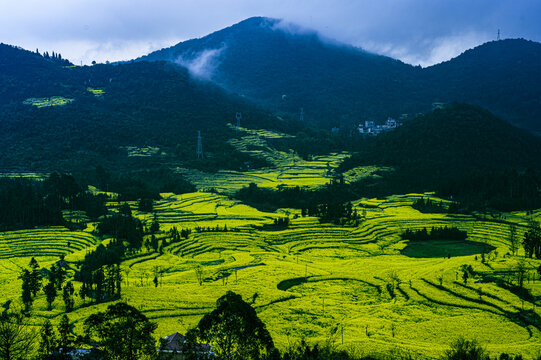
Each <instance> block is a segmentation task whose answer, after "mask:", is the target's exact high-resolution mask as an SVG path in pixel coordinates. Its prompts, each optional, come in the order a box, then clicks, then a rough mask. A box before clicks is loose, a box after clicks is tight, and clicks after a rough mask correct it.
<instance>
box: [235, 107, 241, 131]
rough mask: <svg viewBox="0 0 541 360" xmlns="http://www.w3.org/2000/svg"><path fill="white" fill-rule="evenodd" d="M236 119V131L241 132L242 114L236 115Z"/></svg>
mask: <svg viewBox="0 0 541 360" xmlns="http://www.w3.org/2000/svg"><path fill="white" fill-rule="evenodd" d="M235 118H237V128H236V131H237V132H239V129H240V120H241V119H242V114H241V113H240V112H238V113H236V114H235Z"/></svg>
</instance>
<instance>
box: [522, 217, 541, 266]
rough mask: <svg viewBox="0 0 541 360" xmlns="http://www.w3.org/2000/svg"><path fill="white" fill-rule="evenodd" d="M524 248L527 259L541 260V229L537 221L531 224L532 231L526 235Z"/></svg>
mask: <svg viewBox="0 0 541 360" xmlns="http://www.w3.org/2000/svg"><path fill="white" fill-rule="evenodd" d="M522 245H523V246H524V254H525V256H527V257H530V258H531V257H533V256H534V255H535V257H536V258H538V259H541V228H540V227H539V223H538V222H536V221H531V222H530V230H528V231H527V232H526V233H525V234H524V239H523V241H522Z"/></svg>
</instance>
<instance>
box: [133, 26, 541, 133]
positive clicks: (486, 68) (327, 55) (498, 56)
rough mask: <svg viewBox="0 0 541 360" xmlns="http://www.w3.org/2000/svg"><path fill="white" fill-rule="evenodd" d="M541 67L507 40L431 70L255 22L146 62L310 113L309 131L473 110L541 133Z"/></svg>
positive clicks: (540, 49)
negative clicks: (454, 108) (439, 109)
mask: <svg viewBox="0 0 541 360" xmlns="http://www.w3.org/2000/svg"><path fill="white" fill-rule="evenodd" d="M540 58H541V44H539V43H535V42H531V41H526V40H521V39H515V40H503V41H496V42H490V43H487V44H484V45H481V46H479V47H477V48H475V49H472V50H469V51H466V52H465V53H464V54H462V55H460V56H458V57H457V58H455V59H452V60H450V61H448V62H445V63H442V64H438V65H434V66H432V67H429V68H426V69H422V68H420V67H414V66H411V65H408V64H404V63H402V62H400V61H398V60H395V59H392V58H389V57H385V56H379V55H375V54H371V53H368V52H366V51H364V50H362V49H359V48H354V47H351V46H347V45H344V44H339V43H337V42H333V41H329V40H327V39H324V38H322V37H321V36H319V35H318V34H317V33H315V32H311V31H308V30H305V29H300V28H298V27H295V26H294V25H291V24H285V23H284V22H282V21H279V20H276V19H268V18H262V17H256V18H250V19H247V20H245V21H242V22H240V23H238V24H236V25H233V26H231V27H228V28H225V29H223V30H220V31H217V32H215V33H212V34H210V35H208V36H205V37H202V38H200V39H193V40H189V41H185V42H181V43H179V44H177V45H175V46H172V47H170V48H166V49H162V50H159V51H156V52H153V53H151V54H149V55H147V56H144V57H142V58H140V59H138V60H145V61H156V60H165V61H171V62H176V63H178V64H181V65H184V66H186V67H188V68H191V69H192V71H194V72H195V73H199V74H200V75H201V76H204V77H206V78H209V79H211V80H212V81H214V82H215V83H217V84H219V85H220V86H222V87H224V88H226V89H228V90H230V91H232V92H235V93H238V94H242V95H243V96H246V97H247V98H249V99H252V100H255V101H257V102H258V103H260V104H262V105H264V106H266V107H267V108H269V109H271V110H273V111H276V112H285V113H289V114H292V115H294V116H296V117H298V116H299V111H300V108H301V107H302V108H304V115H305V116H304V118H305V120H306V121H311V122H313V123H317V124H321V125H324V126H326V127H328V126H340V127H350V126H353V125H354V124H356V123H359V122H361V121H364V120H375V121H379V122H382V121H384V120H385V119H386V118H387V117H388V116H393V117H399V116H400V115H401V114H409V115H410V117H413V115H414V114H417V113H419V112H427V111H429V110H431V108H432V104H433V103H436V102H442V103H449V102H453V101H467V102H470V103H474V104H476V105H479V106H483V107H486V108H488V109H489V110H491V111H493V112H494V113H495V114H496V115H498V116H500V117H501V118H503V119H504V120H506V121H509V122H511V123H513V124H515V125H517V126H519V127H523V128H526V129H529V130H531V131H541V106H540V105H541V87H540V86H539V85H538V84H536V83H535V82H536V79H539V78H541V61H540ZM284 95H285V96H284Z"/></svg>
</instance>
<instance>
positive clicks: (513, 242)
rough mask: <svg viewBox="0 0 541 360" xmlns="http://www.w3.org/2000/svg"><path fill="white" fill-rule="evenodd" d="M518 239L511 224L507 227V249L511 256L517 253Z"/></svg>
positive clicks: (514, 227) (515, 230)
mask: <svg viewBox="0 0 541 360" xmlns="http://www.w3.org/2000/svg"><path fill="white" fill-rule="evenodd" d="M517 246H518V239H517V226H516V225H515V224H512V225H510V226H509V249H510V250H511V253H512V254H513V255H515V254H516V252H517Z"/></svg>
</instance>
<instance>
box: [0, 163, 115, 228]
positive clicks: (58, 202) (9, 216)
mask: <svg viewBox="0 0 541 360" xmlns="http://www.w3.org/2000/svg"><path fill="white" fill-rule="evenodd" d="M106 201H107V197H106V196H105V195H94V194H92V193H90V192H89V191H88V190H87V189H86V188H84V187H82V186H80V185H79V184H78V183H77V182H76V181H75V179H74V177H73V176H71V175H67V174H59V173H52V174H51V175H50V176H49V177H48V178H46V179H45V180H44V181H43V182H40V181H35V180H28V179H22V178H21V179H10V178H0V203H1V204H2V206H1V207H0V231H7V230H17V229H27V228H32V227H35V226H45V225H65V226H68V227H72V226H77V225H76V224H71V223H69V222H67V221H65V220H64V219H63V218H62V210H82V211H85V212H86V214H87V215H88V216H89V217H91V218H98V217H99V216H101V215H104V214H106V213H107V207H106V206H105V203H106Z"/></svg>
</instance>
